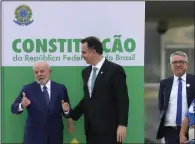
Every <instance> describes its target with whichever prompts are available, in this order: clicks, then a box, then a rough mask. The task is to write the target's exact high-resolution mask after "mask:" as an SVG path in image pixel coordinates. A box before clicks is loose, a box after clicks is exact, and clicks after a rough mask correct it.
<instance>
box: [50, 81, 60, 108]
mask: <svg viewBox="0 0 195 144" xmlns="http://www.w3.org/2000/svg"><path fill="white" fill-rule="evenodd" d="M56 89H57V88H56V85H55V83H54V82H53V81H51V93H50V94H51V95H50V103H49V108H50V110H51V109H52V108H53V106H54V105H55V101H56V98H57V92H58V91H57V90H56Z"/></svg>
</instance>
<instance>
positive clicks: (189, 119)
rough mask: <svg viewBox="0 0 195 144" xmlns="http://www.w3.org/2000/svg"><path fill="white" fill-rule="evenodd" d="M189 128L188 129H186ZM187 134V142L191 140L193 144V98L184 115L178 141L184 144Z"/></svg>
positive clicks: (194, 113) (194, 104) (194, 101)
mask: <svg viewBox="0 0 195 144" xmlns="http://www.w3.org/2000/svg"><path fill="white" fill-rule="evenodd" d="M188 128H189V129H188ZM187 132H188V134H189V142H190V141H191V143H192V142H193V141H192V140H194V144H195V99H194V100H193V102H192V104H191V105H190V108H189V109H188V112H187V113H186V116H185V118H184V120H183V122H182V125H181V132H180V143H181V144H185V143H186V142H187V138H186V134H187Z"/></svg>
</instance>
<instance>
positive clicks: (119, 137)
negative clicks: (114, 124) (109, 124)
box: [117, 125, 126, 142]
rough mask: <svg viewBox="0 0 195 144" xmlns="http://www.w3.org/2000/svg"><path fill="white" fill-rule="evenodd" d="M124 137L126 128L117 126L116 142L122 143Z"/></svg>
mask: <svg viewBox="0 0 195 144" xmlns="http://www.w3.org/2000/svg"><path fill="white" fill-rule="evenodd" d="M125 137H126V127H125V126H121V125H119V126H118V129H117V142H122V141H123V140H124V139H125Z"/></svg>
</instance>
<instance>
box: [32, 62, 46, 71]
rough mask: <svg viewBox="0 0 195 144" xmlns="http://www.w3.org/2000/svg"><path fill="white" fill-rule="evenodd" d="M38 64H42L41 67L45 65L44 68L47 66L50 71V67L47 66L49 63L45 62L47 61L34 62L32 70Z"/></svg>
mask: <svg viewBox="0 0 195 144" xmlns="http://www.w3.org/2000/svg"><path fill="white" fill-rule="evenodd" d="M39 64H42V65H45V66H47V67H48V68H49V69H50V65H49V63H48V62H47V61H36V62H35V63H34V65H33V67H32V68H33V70H34V67H35V66H36V65H39Z"/></svg>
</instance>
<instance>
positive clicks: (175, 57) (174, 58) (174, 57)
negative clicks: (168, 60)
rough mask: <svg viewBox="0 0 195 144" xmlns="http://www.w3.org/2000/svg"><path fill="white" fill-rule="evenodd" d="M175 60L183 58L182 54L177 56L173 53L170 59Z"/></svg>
mask: <svg viewBox="0 0 195 144" xmlns="http://www.w3.org/2000/svg"><path fill="white" fill-rule="evenodd" d="M176 60H185V57H184V56H179V55H174V56H173V58H172V61H176Z"/></svg>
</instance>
